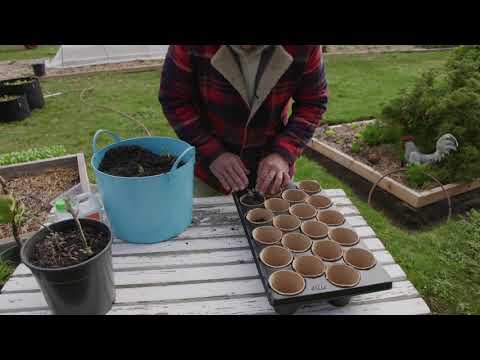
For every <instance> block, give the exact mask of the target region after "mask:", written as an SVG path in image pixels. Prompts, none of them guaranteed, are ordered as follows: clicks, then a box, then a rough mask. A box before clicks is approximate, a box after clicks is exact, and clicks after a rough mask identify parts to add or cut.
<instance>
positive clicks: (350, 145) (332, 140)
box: [315, 120, 438, 191]
mask: <svg viewBox="0 0 480 360" xmlns="http://www.w3.org/2000/svg"><path fill="white" fill-rule="evenodd" d="M373 121H374V120H371V121H364V122H359V123H353V124H342V125H336V126H330V127H326V128H321V129H318V130H317V132H316V133H315V139H316V140H318V141H321V142H324V143H325V144H327V145H329V146H330V147H332V148H334V149H336V150H338V151H341V152H343V153H345V154H346V155H348V156H350V157H352V158H353V159H355V160H357V161H359V162H361V163H362V164H365V165H367V166H370V167H372V169H373V170H375V171H377V172H379V173H380V174H386V173H388V172H391V171H397V170H400V169H402V168H403V165H404V164H403V163H402V157H401V155H402V149H400V148H399V147H398V146H395V145H391V144H381V145H377V146H358V147H355V144H356V143H358V141H357V137H358V135H359V134H360V133H361V132H362V130H363V129H364V128H365V126H366V125H367V124H369V123H372V122H373ZM390 177H391V178H392V179H394V180H396V181H398V182H399V183H401V184H403V185H405V186H409V187H412V185H411V184H410V183H409V182H408V180H407V178H406V176H405V174H402V173H397V174H392V175H390ZM436 187H438V184H437V183H435V182H434V181H429V182H426V183H425V184H423V185H422V186H421V187H415V188H413V190H416V191H424V190H432V189H434V188H436Z"/></svg>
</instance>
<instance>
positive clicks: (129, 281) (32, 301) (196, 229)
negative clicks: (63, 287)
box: [0, 190, 430, 315]
mask: <svg viewBox="0 0 480 360" xmlns="http://www.w3.org/2000/svg"><path fill="white" fill-rule="evenodd" d="M325 192H326V194H327V196H330V197H331V198H332V199H333V200H334V202H335V203H336V204H337V205H338V206H339V207H340V209H341V212H342V213H343V214H344V215H346V216H347V217H348V221H349V222H350V223H351V224H352V225H354V226H355V227H356V231H357V232H358V233H359V234H360V236H361V237H362V239H363V240H364V241H365V243H366V244H367V246H368V247H369V248H370V250H371V251H373V252H374V254H375V256H376V258H377V260H378V261H379V262H380V263H382V264H383V265H384V267H385V269H386V270H387V272H388V273H389V274H390V276H391V277H392V278H393V281H394V283H393V288H392V289H391V290H388V291H383V292H378V293H373V294H367V295H361V296H357V297H354V298H353V299H352V301H351V304H350V305H348V306H347V307H344V308H335V307H332V306H330V305H328V304H326V303H319V304H318V305H315V306H306V307H304V308H303V309H302V310H300V311H299V312H298V314H319V315H337V314H342V315H343V314H348V315H357V314H367V315H383V314H389V315H393V314H395V315H397V314H398V315H400V314H402V315H413V314H429V313H430V310H429V308H428V306H427V305H426V304H425V302H424V301H423V300H422V298H420V296H419V293H418V292H417V290H416V289H415V288H414V287H413V285H412V284H411V283H410V282H409V281H408V280H407V279H406V276H405V273H404V272H403V270H402V269H401V267H400V266H399V265H397V264H396V263H395V260H394V259H393V258H392V256H391V255H390V253H389V252H388V251H386V250H385V247H384V246H383V244H382V242H381V241H380V240H379V239H378V238H377V237H376V235H375V233H374V232H373V230H372V229H371V228H370V227H369V226H368V225H367V223H366V222H365V220H364V219H363V218H362V217H361V216H359V212H358V210H357V209H356V208H355V207H354V206H353V205H352V202H351V201H350V200H349V199H348V198H347V197H346V195H345V192H344V191H343V190H325ZM113 256H114V258H113V264H114V268H115V283H116V285H117V301H116V304H115V305H114V306H113V308H112V310H111V312H110V313H109V314H113V315H134V314H212V315H231V314H235V315H237V314H274V311H273V309H272V307H271V306H270V304H269V303H268V300H267V298H266V296H265V292H264V288H263V285H262V282H261V280H260V278H259V276H258V271H257V268H256V266H255V263H254V260H253V257H252V254H251V251H250V248H249V246H248V242H247V239H246V237H245V234H244V230H243V228H242V226H241V224H240V219H239V217H238V213H237V210H236V207H235V204H234V202H233V199H232V198H231V197H213V198H199V199H195V201H194V213H193V224H192V226H191V227H190V228H189V229H187V231H185V232H184V233H183V234H182V235H181V236H180V237H178V238H176V239H173V240H171V241H167V242H164V243H161V244H155V245H132V244H127V243H125V242H122V241H120V240H115V242H114V245H113ZM3 313H10V314H29V315H30V314H49V311H48V308H47V305H46V302H45V299H44V297H43V295H42V293H41V292H40V290H39V288H38V285H37V283H36V281H35V279H34V278H33V277H32V275H31V273H30V271H29V270H28V269H27V268H26V267H25V266H24V265H20V266H19V267H18V268H17V269H16V271H15V273H14V274H13V276H12V278H11V279H10V280H9V281H8V282H7V284H5V287H4V288H3V290H2V293H1V294H0V314H3Z"/></svg>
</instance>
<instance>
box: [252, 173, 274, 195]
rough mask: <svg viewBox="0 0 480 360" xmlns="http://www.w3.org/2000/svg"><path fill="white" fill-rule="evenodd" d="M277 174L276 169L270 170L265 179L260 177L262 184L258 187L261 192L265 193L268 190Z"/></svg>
mask: <svg viewBox="0 0 480 360" xmlns="http://www.w3.org/2000/svg"><path fill="white" fill-rule="evenodd" d="M276 174H277V173H276V172H275V171H274V170H270V171H269V172H268V175H267V176H265V177H264V178H263V179H260V184H259V186H258V188H257V190H258V192H259V193H260V194H265V193H266V192H267V189H268V187H269V186H270V184H271V182H272V180H273V179H274V178H275V175H276Z"/></svg>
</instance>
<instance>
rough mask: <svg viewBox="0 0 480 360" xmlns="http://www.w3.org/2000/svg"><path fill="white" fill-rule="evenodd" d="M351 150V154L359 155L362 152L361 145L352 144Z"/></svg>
mask: <svg viewBox="0 0 480 360" xmlns="http://www.w3.org/2000/svg"><path fill="white" fill-rule="evenodd" d="M351 150H352V153H353V154H359V153H360V152H361V151H362V144H360V143H358V142H354V143H353V144H352V149H351Z"/></svg>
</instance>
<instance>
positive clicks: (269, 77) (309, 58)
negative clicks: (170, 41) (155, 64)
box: [159, 45, 328, 194]
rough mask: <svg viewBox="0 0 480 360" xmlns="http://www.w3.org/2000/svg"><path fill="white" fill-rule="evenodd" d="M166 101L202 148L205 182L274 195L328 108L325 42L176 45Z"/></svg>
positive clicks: (179, 128) (167, 70) (185, 134)
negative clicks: (323, 51) (307, 43)
mask: <svg viewBox="0 0 480 360" xmlns="http://www.w3.org/2000/svg"><path fill="white" fill-rule="evenodd" d="M159 100H160V103H161V104H162V107H163V110H164V113H165V116H166V117H167V119H168V121H169V123H170V124H171V126H172V127H173V129H174V130H175V132H176V133H177V135H178V136H179V138H181V139H182V140H184V141H186V142H188V143H190V144H191V145H193V146H195V147H196V149H197V155H198V158H197V164H196V167H195V176H196V177H197V178H198V179H199V180H200V181H199V183H200V184H201V183H204V184H207V185H208V186H209V187H210V188H213V189H215V190H217V191H220V192H222V193H224V194H228V193H231V192H236V191H240V190H244V189H246V188H247V187H250V188H253V187H255V188H256V189H257V191H259V192H260V193H263V194H270V193H271V194H275V193H278V192H279V191H280V190H281V189H282V188H284V187H285V186H286V185H287V184H288V183H289V182H290V181H291V179H292V178H293V176H294V173H295V161H296V160H297V159H298V157H299V156H300V155H301V154H302V153H303V150H304V148H305V146H306V144H307V143H308V142H309V141H310V140H311V138H312V136H313V134H314V131H315V129H316V128H317V127H318V126H319V124H320V121H321V119H322V116H323V114H324V112H325V111H326V108H327V103H328V94H327V81H326V78H325V67H324V62H323V57H322V47H321V46H320V45H191V46H190V45H172V46H170V48H169V51H168V54H167V57H166V59H165V63H164V67H163V73H162V81H161V86H160V93H159ZM292 100H293V106H292V113H291V114H290V115H289V110H290V105H291V104H292ZM197 181H198V180H197Z"/></svg>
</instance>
